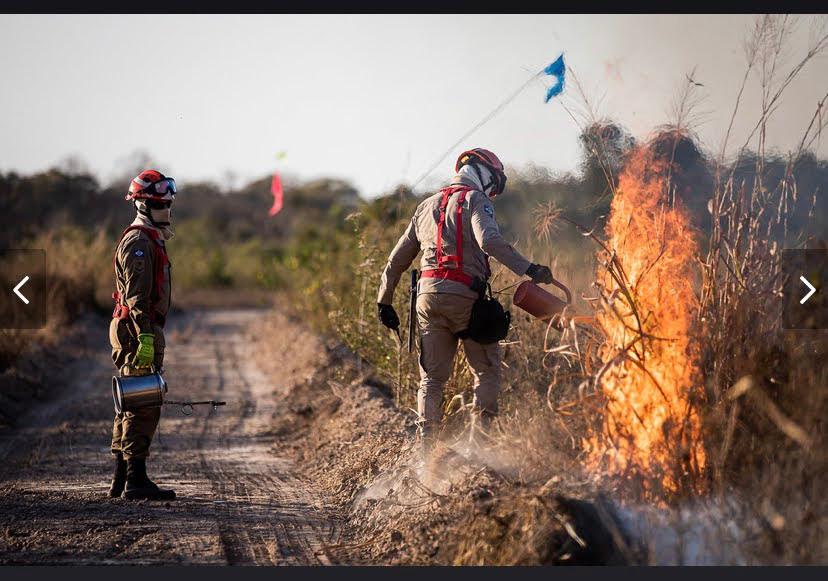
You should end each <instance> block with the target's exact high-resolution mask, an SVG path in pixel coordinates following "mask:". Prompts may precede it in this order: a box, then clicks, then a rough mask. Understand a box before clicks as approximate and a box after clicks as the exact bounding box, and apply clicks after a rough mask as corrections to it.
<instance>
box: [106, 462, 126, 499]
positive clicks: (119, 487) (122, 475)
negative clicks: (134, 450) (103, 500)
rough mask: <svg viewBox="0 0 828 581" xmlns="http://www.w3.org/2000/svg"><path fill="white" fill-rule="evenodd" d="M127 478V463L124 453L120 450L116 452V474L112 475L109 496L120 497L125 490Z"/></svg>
mask: <svg viewBox="0 0 828 581" xmlns="http://www.w3.org/2000/svg"><path fill="white" fill-rule="evenodd" d="M126 479H127V463H126V460H124V455H123V454H121V453H120V452H118V453H117V454H115V474H114V475H113V476H112V484H110V485H109V498H118V497H119V496H121V493H122V492H123V491H124V486H125V485H126Z"/></svg>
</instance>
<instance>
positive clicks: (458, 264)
mask: <svg viewBox="0 0 828 581" xmlns="http://www.w3.org/2000/svg"><path fill="white" fill-rule="evenodd" d="M470 190H471V188H468V187H465V186H454V187H448V188H444V189H443V190H442V191H443V198H442V199H441V200H440V219H439V220H438V221H437V268H434V269H431V270H424V271H423V273H422V275H421V276H423V277H425V278H442V279H448V280H453V281H455V282H459V283H463V284H465V285H466V286H469V287H470V286H472V283H473V282H474V279H473V278H472V277H471V276H469V275H468V274H466V273H465V272H463V204H464V203H465V201H466V194H467V193H468V192H469V191H470ZM457 192H460V198H459V199H458V200H457V211H456V213H455V222H456V227H457V234H456V236H455V242H456V245H457V254H456V255H451V254H449V255H444V254H443V226H444V225H445V223H446V209H447V208H448V203H449V198H451V196H452V195H453V194H455V193H457ZM447 264H453V265H454V267H453V268H446V265H447Z"/></svg>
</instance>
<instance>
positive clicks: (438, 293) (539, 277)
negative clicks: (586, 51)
mask: <svg viewBox="0 0 828 581" xmlns="http://www.w3.org/2000/svg"><path fill="white" fill-rule="evenodd" d="M455 171H456V173H457V175H456V176H455V177H454V179H453V180H452V182H451V185H450V186H448V187H447V188H444V189H443V190H441V191H440V192H438V193H436V194H435V195H433V196H431V197H429V198H428V199H426V200H425V201H423V202H422V203H421V204H420V205H419V206H418V207H417V210H416V211H415V212H414V217H413V218H412V219H411V222H410V223H409V225H408V228H407V229H406V231H405V233H404V234H403V235H402V237H401V238H400V239H399V241H398V242H397V245H396V246H395V247H394V250H393V251H392V252H391V255H390V256H389V258H388V264H387V265H386V267H385V270H384V271H383V273H382V280H381V283H380V288H379V296H378V299H377V303H378V311H379V318H380V321H382V323H383V325H385V326H386V327H388V328H390V329H396V328H398V327H399V324H400V322H399V317H398V316H397V313H396V312H395V310H394V307H393V306H392V305H391V303H392V299H393V296H394V289H395V288H396V287H397V284H398V283H399V280H400V277H401V276H402V274H403V273H404V272H405V271H406V269H408V267H409V266H410V265H411V263H412V262H413V260H414V259H415V258H416V256H417V254H418V253H419V252H420V250H422V252H423V255H422V259H421V268H422V276H421V278H420V282H419V284H418V293H417V294H418V296H417V321H418V324H419V327H420V388H419V391H418V393H417V411H418V413H419V420H418V425H419V433H420V438H421V443H422V451H423V455H424V456H425V457H426V458H427V457H428V455H429V453H430V451H431V449H432V448H433V445H434V441H435V439H436V436H437V431H438V429H439V425H440V421H441V418H442V399H443V388H444V386H445V384H446V382H447V381H448V378H449V376H450V374H451V370H452V366H453V362H454V355H455V352H456V351H457V344H458V340H459V337H458V334H460V335H461V336H462V332H463V331H464V330H465V329H467V327H468V325H469V318H470V316H471V312H472V305H473V304H474V302H475V300H476V299H477V298H478V296H479V292H480V289H481V288H483V285H484V284H485V283H486V281H487V280H488V278H489V276H490V274H491V272H490V269H489V256H493V257H494V258H495V259H497V260H498V262H500V263H501V264H503V265H505V266H506V267H507V268H509V269H510V270H511V271H513V272H514V273H515V274H517V275H528V276H529V277H531V278H532V280H534V281H535V282H542V283H550V282H552V272H551V271H550V270H549V268H548V267H546V266H541V265H538V264H532V263H531V262H529V260H527V259H526V258H525V257H524V256H523V255H521V254H520V253H519V252H518V251H517V250H515V248H514V247H512V245H511V244H509V243H508V242H506V240H504V238H503V237H502V236H501V234H500V230H499V229H498V226H497V222H496V221H495V218H494V208H493V206H492V200H491V198H494V197H495V196H497V195H499V194H501V193H502V192H503V190H504V188H505V185H506V175H505V173H504V171H503V164H502V163H501V162H500V160H499V159H498V158H497V156H496V155H495V154H494V153H492V152H490V151H488V150H485V149H480V148H478V149H472V150H470V151H466V152H464V153H463V154H461V155H460V157H459V158H458V160H457V164H456V165H455ZM458 218H459V220H458ZM458 240H459V242H460V243H459V244H458ZM462 341H463V349H464V351H465V353H466V359H467V360H468V362H469V366H470V367H471V371H472V374H473V375H474V400H473V404H472V407H473V416H472V417H473V421H474V424H476V425H477V426H479V428H480V429H483V430H486V429H487V428H488V425H489V423H490V421H491V419H492V418H493V417H494V416H495V415H496V414H497V398H498V395H499V393H500V382H501V375H500V368H501V353H500V345H499V344H498V343H497V342H494V343H490V344H482V343H478V342H477V341H474V340H472V339H470V338H463V339H462ZM473 429H475V427H474V425H473Z"/></svg>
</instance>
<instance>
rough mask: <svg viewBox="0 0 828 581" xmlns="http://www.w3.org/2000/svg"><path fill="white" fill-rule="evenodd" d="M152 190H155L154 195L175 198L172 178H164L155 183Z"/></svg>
mask: <svg viewBox="0 0 828 581" xmlns="http://www.w3.org/2000/svg"><path fill="white" fill-rule="evenodd" d="M152 188H153V189H155V193H156V194H160V195H162V196H168V195H169V196H170V197H173V198H174V197H175V192H176V190H175V180H174V179H173V178H166V179H163V180H161V181H160V182H156V183H154V184H152Z"/></svg>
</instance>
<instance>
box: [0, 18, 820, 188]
mask: <svg viewBox="0 0 828 581" xmlns="http://www.w3.org/2000/svg"><path fill="white" fill-rule="evenodd" d="M801 18H802V22H801V23H800V29H799V33H798V34H797V36H796V38H795V42H793V43H792V44H791V47H790V60H789V63H790V64H794V62H795V61H797V60H798V59H799V58H800V57H801V55H802V54H803V52H804V50H805V46H806V43H807V40H808V31H809V24H810V22H811V21H812V20H813V18H812V17H801ZM752 20H753V19H752V17H751V16H747V15H732V16H727V15H716V16H704V15H654V16H636V15H604V16H601V15H481V16H462V15H393V16H392V15H335V16H324V15H134V16H133V15H37V16H33V15H0V75H2V79H3V83H2V90H0V171H8V170H11V169H14V170H17V171H22V172H31V171H36V170H42V169H45V168H47V167H50V166H52V165H54V164H56V163H58V162H59V161H60V160H61V159H63V158H65V157H66V156H68V155H76V156H79V157H80V158H81V159H83V160H84V161H85V162H86V163H87V164H88V166H89V167H90V168H91V169H92V170H93V171H94V172H96V173H97V174H98V175H100V176H101V177H102V178H103V179H104V180H105V181H106V180H107V179H108V178H111V177H112V176H114V175H118V174H121V173H122V172H123V165H124V159H125V158H126V156H128V155H129V154H130V153H132V152H134V151H136V150H146V151H148V152H149V153H150V154H152V156H153V157H154V158H155V159H156V160H158V161H159V162H160V163H161V165H160V167H158V169H160V170H161V171H163V172H165V173H167V174H168V175H173V176H175V177H176V179H177V180H179V182H182V183H186V182H187V181H193V180H198V179H215V180H220V179H222V176H224V175H225V173H226V172H227V171H228V170H230V171H233V172H235V173H236V174H238V176H239V178H240V180H242V181H244V180H247V179H252V178H256V177H261V176H263V175H266V174H268V173H270V172H272V171H274V170H280V171H282V172H283V173H285V174H287V175H289V176H295V177H297V178H301V179H307V178H312V177H318V176H333V177H341V178H344V179H347V180H350V181H351V182H353V183H354V184H355V185H356V186H357V187H358V188H359V189H360V191H361V193H362V194H363V195H365V196H374V195H377V194H380V193H383V192H384V191H386V190H388V189H390V188H392V187H394V186H395V185H396V184H399V183H401V182H404V181H408V182H409V183H410V182H412V181H414V180H415V179H416V178H417V177H418V176H419V175H420V174H421V173H422V172H423V171H424V170H426V169H427V168H428V167H429V166H430V165H431V164H432V162H433V161H434V160H435V158H436V157H438V156H439V155H440V154H441V153H443V152H444V151H445V150H446V149H447V148H448V147H449V146H450V145H451V144H452V143H453V142H454V141H456V140H457V139H458V138H459V137H460V136H461V135H463V133H464V132H465V131H466V130H468V129H469V128H471V127H472V126H473V125H474V124H475V123H477V122H478V121H480V120H481V119H482V118H483V117H484V116H485V115H486V114H487V113H488V112H489V111H490V110H491V109H493V108H494V107H495V106H496V105H497V104H498V103H500V102H501V101H502V100H503V99H504V98H505V97H507V96H508V95H509V94H510V93H512V92H513V91H514V90H515V89H516V88H517V87H519V86H520V85H521V84H522V83H523V82H525V81H526V80H527V79H528V78H529V77H530V76H531V74H532V73H534V72H536V71H538V70H539V69H541V68H542V67H543V66H545V65H546V64H548V63H549V62H551V61H552V60H554V59H555V58H556V57H557V56H558V54H560V53H561V52H564V54H565V59H566V61H567V64H568V65H569V66H570V67H572V68H573V69H574V70H575V73H576V74H577V75H578V77H579V78H580V79H581V81H582V84H583V85H584V86H585V88H586V90H587V92H588V93H589V94H590V96H591V97H592V98H594V99H596V100H598V99H600V100H601V106H600V112H601V113H603V114H605V115H607V116H609V117H612V118H613V119H615V120H617V121H619V122H620V123H621V124H623V125H624V126H625V127H627V128H628V129H629V130H630V131H631V132H632V133H633V134H634V135H636V136H637V137H642V136H646V134H647V133H649V132H650V131H651V130H652V129H653V128H654V127H655V126H657V125H659V124H661V123H664V122H666V121H668V119H669V116H668V115H669V113H668V112H669V109H670V102H671V99H672V98H673V96H674V94H675V93H676V91H677V89H678V88H679V86H680V85H681V84H682V83H683V82H684V79H685V74H686V73H687V72H689V71H690V70H691V69H692V68H693V67H697V69H696V73H695V79H696V81H698V82H700V83H703V84H704V88H703V89H702V90H703V91H704V95H705V96H706V97H705V101H704V103H703V104H702V106H701V109H702V110H704V111H706V112H707V114H706V115H705V117H704V120H705V122H704V123H703V124H702V125H701V126H700V127H699V133H700V135H701V137H702V138H703V140H704V141H705V144H706V145H707V146H708V147H710V148H712V149H718V147H719V144H720V143H721V139H722V137H723V135H724V131H725V127H726V124H727V120H728V118H729V115H730V110H731V108H732V106H733V102H734V99H735V97H736V91H737V89H738V86H739V82H740V80H741V78H742V75H743V71H744V62H745V59H744V53H743V50H742V39H743V37H744V34H745V32H746V31H747V30H748V29H749V28H750V27H751V25H752ZM826 91H828V59H826V57H822V58H821V59H820V60H817V61H814V62H812V63H811V64H810V66H809V68H808V69H807V70H806V72H805V74H803V75H802V76H801V77H800V78H798V79H797V80H796V81H795V82H794V83H793V84H792V85H791V87H790V89H789V91H788V94H787V97H786V99H785V100H784V102H783V105H782V107H781V108H780V109H779V111H778V113H777V116H776V119H775V121H774V122H773V123H772V124H771V126H770V129H771V131H770V134H769V142H770V144H771V145H772V146H774V147H776V148H779V149H781V150H787V149H790V148H793V147H795V145H796V144H797V143H798V140H799V138H800V136H801V133H802V131H803V129H804V128H805V126H806V125H807V124H808V122H809V121H810V118H811V116H812V115H813V111H814V109H815V106H816V103H817V101H818V100H819V99H820V98H821V97H822V96H823V95H824V94H825V93H826ZM573 93H574V91H572V86H571V84H570V87H569V89H568V91H567V92H566V93H565V94H564V96H563V97H564V100H563V103H564V104H569V105H572V104H573V101H574V95H573ZM544 94H545V88H544V85H543V84H542V83H540V82H536V83H533V84H532V85H531V86H530V87H529V88H527V89H526V90H525V91H524V92H523V93H522V94H521V95H520V96H519V97H518V98H517V99H516V100H515V101H514V102H512V103H511V104H510V105H509V106H508V107H507V108H506V109H504V110H503V111H502V112H501V113H500V114H499V115H498V116H496V117H495V118H494V119H493V120H491V121H490V122H489V123H488V124H486V125H485V126H484V127H483V128H481V129H480V130H479V131H478V132H477V133H476V134H475V135H473V136H472V137H471V138H470V139H469V140H468V142H466V143H464V144H463V145H462V146H460V147H458V148H457V149H456V151H454V152H453V153H452V155H450V156H449V157H448V158H447V159H446V160H445V161H444V162H443V164H442V165H441V167H440V168H439V170H438V171H435V172H434V174H433V176H432V178H431V180H430V181H431V182H432V183H434V182H436V181H439V180H442V179H445V178H446V177H448V175H449V172H450V169H451V166H452V164H453V161H454V157H455V156H456V155H457V154H458V153H459V152H460V151H461V149H464V148H466V147H473V146H481V147H487V148H489V149H492V150H494V151H496V152H497V153H498V154H499V155H500V156H501V158H502V159H503V160H504V161H505V162H506V164H507V165H512V166H514V167H521V166H523V165H524V164H526V163H529V162H532V163H535V164H539V165H543V166H547V167H550V168H552V169H555V170H571V169H574V168H575V167H576V165H577V161H578V142H577V134H578V128H577V126H576V125H575V124H574V122H573V121H572V119H571V118H570V117H569V116H568V115H567V113H566V112H565V111H564V110H563V108H562V107H561V104H560V103H558V102H555V101H553V102H551V103H549V104H544V102H543V97H544ZM757 95H758V91H757V85H756V83H753V84H751V85H749V88H748V93H747V95H746V97H745V109H744V111H743V114H742V116H741V122H740V123H738V124H737V125H736V132H735V136H736V137H737V138H741V139H742V140H743V139H744V136H745V135H746V128H747V127H748V125H749V124H751V125H752V123H755V120H756V119H757V116H758V110H757V107H758V99H757ZM749 121H750V123H749ZM734 142H739V143H740V141H739V139H734ZM826 142H828V136H826V139H823V140H822V142H821V143H820V145H819V148H818V152H819V153H820V155H822V156H826V155H828V144H826ZM281 151H284V152H286V156H285V157H284V159H281V160H278V159H277V153H278V152H281ZM119 164H120V165H119ZM427 183H428V181H427V182H426V184H427Z"/></svg>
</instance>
